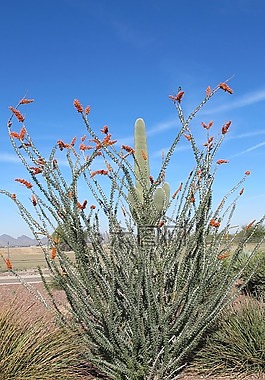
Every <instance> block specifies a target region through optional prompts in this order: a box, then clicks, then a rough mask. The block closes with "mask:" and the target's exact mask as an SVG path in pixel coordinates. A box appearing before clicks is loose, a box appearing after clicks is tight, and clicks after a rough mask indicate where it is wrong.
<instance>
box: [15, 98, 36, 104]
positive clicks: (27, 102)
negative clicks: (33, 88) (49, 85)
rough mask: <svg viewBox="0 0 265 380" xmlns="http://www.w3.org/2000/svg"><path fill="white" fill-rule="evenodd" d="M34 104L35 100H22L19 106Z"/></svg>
mask: <svg viewBox="0 0 265 380" xmlns="http://www.w3.org/2000/svg"><path fill="white" fill-rule="evenodd" d="M33 102H34V99H25V98H23V99H21V100H20V102H19V104H29V103H33Z"/></svg>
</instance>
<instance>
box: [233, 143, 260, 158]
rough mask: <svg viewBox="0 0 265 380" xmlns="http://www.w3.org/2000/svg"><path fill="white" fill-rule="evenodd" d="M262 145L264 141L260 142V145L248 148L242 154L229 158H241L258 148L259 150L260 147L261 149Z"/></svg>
mask: <svg viewBox="0 0 265 380" xmlns="http://www.w3.org/2000/svg"><path fill="white" fill-rule="evenodd" d="M264 145H265V141H262V142H261V143H259V144H256V145H253V146H251V147H250V148H248V149H245V150H243V151H242V152H239V153H236V154H234V155H233V156H231V158H234V157H238V156H242V155H243V154H246V153H249V152H252V151H253V150H256V149H258V148H260V147H262V146H264Z"/></svg>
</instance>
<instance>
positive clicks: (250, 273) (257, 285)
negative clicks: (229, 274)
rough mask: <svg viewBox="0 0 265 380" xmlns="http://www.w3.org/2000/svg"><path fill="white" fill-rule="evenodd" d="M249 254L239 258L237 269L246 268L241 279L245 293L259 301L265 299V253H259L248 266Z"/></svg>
mask: <svg viewBox="0 0 265 380" xmlns="http://www.w3.org/2000/svg"><path fill="white" fill-rule="evenodd" d="M247 260H248V255H247V254H242V255H240V256H239V258H238V263H236V265H237V267H240V266H241V267H245V269H244V272H243V273H242V276H241V279H242V280H243V281H244V284H245V285H244V292H245V293H247V294H250V295H251V296H253V297H255V298H256V299H257V300H262V299H265V252H258V253H257V254H256V255H255V256H254V257H253V258H252V259H251V260H250V261H249V262H248V264H247V265H246V262H247Z"/></svg>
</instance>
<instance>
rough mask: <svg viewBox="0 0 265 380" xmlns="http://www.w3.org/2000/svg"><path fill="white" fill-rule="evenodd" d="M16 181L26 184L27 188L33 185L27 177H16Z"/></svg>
mask: <svg viewBox="0 0 265 380" xmlns="http://www.w3.org/2000/svg"><path fill="white" fill-rule="evenodd" d="M15 181H16V182H19V183H22V185H25V186H26V188H27V189H31V188H32V186H33V185H32V184H31V183H30V182H28V181H26V180H25V179H20V178H16V179H15Z"/></svg>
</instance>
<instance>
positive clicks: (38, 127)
mask: <svg viewBox="0 0 265 380" xmlns="http://www.w3.org/2000/svg"><path fill="white" fill-rule="evenodd" d="M264 18H265V2H264V1H263V0H233V1H231V0H215V1H212V0H200V1H198V0H186V1H179V0H166V1H164V0H145V1H140V0H134V1H130V0H127V1H124V0H116V1H115V0H113V1H110V0H97V1H92V0H76V1H72V0H56V1H54V0H53V1H52V0H45V1H36V0H24V1H20V0H13V1H9V0H3V1H1V2H0V32H1V39H0V41H1V63H0V123H1V129H0V170H1V177H0V188H2V189H7V190H9V191H11V192H14V193H16V194H17V195H18V196H19V195H21V196H22V197H23V196H25V195H24V189H23V188H22V186H21V185H19V184H18V183H16V182H14V179H15V178H18V177H21V176H23V177H26V174H25V171H24V169H23V168H22V167H21V164H20V163H18V161H17V159H16V156H15V154H14V152H13V151H12V149H11V147H10V143H9V139H8V135H7V131H6V127H5V126H6V121H7V119H8V117H9V110H8V106H10V105H13V106H15V105H16V104H17V102H18V101H19V100H20V99H21V98H22V97H23V96H24V95H25V94H27V97H28V98H34V99H35V102H34V103H33V104H31V105H28V106H27V108H25V112H26V127H27V129H28V131H29V132H30V134H31V136H32V138H33V139H34V141H35V142H36V145H37V146H38V148H39V150H40V151H41V152H43V154H44V155H45V154H48V152H49V150H50V149H51V148H52V146H53V145H54V144H55V143H56V141H57V140H58V139H62V140H65V141H70V140H71V139H72V137H73V136H77V137H81V136H82V135H83V134H84V133H85V127H84V125H83V124H82V122H81V120H80V118H79V117H78V115H77V113H76V111H75V109H74V108H73V105H72V103H73V99H74V98H77V99H79V100H80V101H81V102H82V103H83V104H84V105H86V104H89V105H90V106H91V116H90V123H91V125H92V126H93V128H94V129H95V130H97V131H98V130H99V129H100V128H102V127H103V126H104V125H108V126H109V128H110V130H111V132H112V134H113V137H115V138H117V139H118V140H119V143H120V144H124V143H127V144H128V145H130V144H132V143H133V125H134V122H135V120H136V119H137V118H138V117H143V118H144V119H145V122H146V126H147V131H148V144H149V150H150V158H151V168H152V171H153V173H156V171H157V170H158V168H159V164H160V162H161V158H160V157H161V151H162V150H166V149H167V148H168V147H169V145H170V141H171V140H172V139H173V137H174V135H175V133H176V131H177V130H178V128H179V122H178V117H177V112H176V110H175V108H174V106H173V104H172V103H171V102H170V100H169V99H168V95H170V94H171V93H172V92H173V91H174V92H177V89H178V87H179V86H181V87H182V89H183V90H184V91H185V95H184V98H183V103H182V107H183V111H184V112H185V115H186V116H188V114H189V113H190V112H191V111H192V110H193V109H194V107H195V106H196V105H197V104H198V103H199V102H200V101H201V100H202V99H203V98H204V95H205V89H206V87H207V86H208V85H210V86H211V87H212V88H213V87H215V86H216V85H218V83H220V82H222V81H225V80H226V79H227V78H229V77H231V76H233V75H234V77H233V79H232V80H231V81H230V82H229V85H230V87H232V88H233V90H234V94H233V95H229V94H227V93H224V92H222V91H219V92H218V93H217V95H216V96H215V97H214V98H213V99H212V101H210V102H209V103H208V104H207V105H206V106H205V108H203V110H202V111H201V113H199V114H198V115H197V117H196V119H195V120H194V122H193V124H192V128H193V130H196V129H198V131H197V132H196V133H197V138H198V141H201V143H203V142H204V140H205V131H203V130H202V128H201V126H200V123H201V121H204V122H209V121H210V120H214V126H213V129H212V133H213V134H217V133H218V132H219V131H220V128H221V126H222V124H223V123H224V122H226V121H228V120H232V127H231V131H230V132H229V134H227V139H226V142H225V143H224V145H223V147H222V149H221V151H220V153H219V156H218V158H223V159H228V160H229V164H228V165H223V166H220V170H219V180H218V181H219V182H218V186H217V194H216V196H217V198H218V197H220V196H221V195H222V194H224V193H225V192H226V191H227V190H228V189H229V188H230V187H231V186H232V185H233V184H234V183H235V182H236V181H237V180H239V179H240V178H241V176H242V175H243V174H244V172H245V171H246V170H250V171H251V176H250V177H249V178H248V181H247V184H246V186H245V193H244V197H242V199H241V200H240V202H239V204H238V209H237V212H236V214H235V220H234V221H235V224H239V225H243V224H247V223H248V222H250V221H251V220H252V219H259V218H260V217H261V216H262V215H263V214H264V212H265V207H264V205H265V188H264V184H265V170H264V162H265V161H264V159H265V121H264V120H265V70H264V67H265V51H264V49H263V37H264V36H265V23H264ZM14 129H18V126H17V128H15V126H14ZM177 153H178V154H176V162H175V164H174V166H173V169H174V170H171V171H170V173H169V174H168V180H169V182H170V183H171V185H172V187H174V183H175V186H176V187H177V186H178V184H179V182H180V181H183V180H184V178H183V176H184V172H185V168H186V169H187V168H188V167H189V168H190V169H191V168H192V161H191V152H190V149H189V145H188V142H187V141H184V139H183V140H181V142H180V145H179V148H178V151H177ZM89 201H91V200H89ZM0 210H1V218H0V235H1V234H3V233H7V234H10V235H12V236H14V237H17V236H19V235H21V234H28V235H30V232H29V230H28V227H27V226H26V225H25V223H24V222H23V221H22V220H21V218H20V216H19V215H18V211H17V209H16V208H15V207H14V205H13V204H12V203H11V202H10V201H9V200H8V199H6V198H5V197H3V196H1V197H0Z"/></svg>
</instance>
